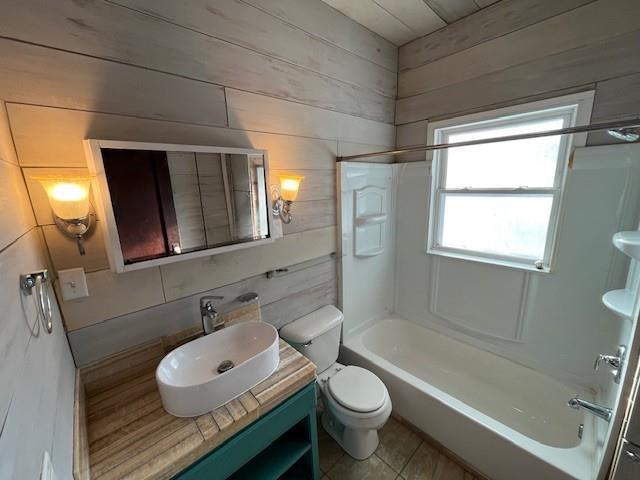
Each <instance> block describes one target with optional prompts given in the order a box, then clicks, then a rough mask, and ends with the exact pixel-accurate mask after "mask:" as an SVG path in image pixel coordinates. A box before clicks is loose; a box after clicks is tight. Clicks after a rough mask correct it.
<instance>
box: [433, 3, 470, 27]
mask: <svg viewBox="0 0 640 480" xmlns="http://www.w3.org/2000/svg"><path fill="white" fill-rule="evenodd" d="M424 1H425V3H426V4H427V5H429V6H430V7H431V8H432V9H433V11H434V12H436V13H437V14H438V16H439V17H440V18H442V19H443V20H444V21H445V22H447V23H453V22H455V21H457V20H460V19H461V18H462V17H466V16H467V15H471V14H472V13H474V12H477V11H478V10H479V9H480V7H479V6H478V5H477V4H476V2H474V0H424Z"/></svg>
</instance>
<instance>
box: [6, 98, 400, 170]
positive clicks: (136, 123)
mask: <svg viewBox="0 0 640 480" xmlns="http://www.w3.org/2000/svg"><path fill="white" fill-rule="evenodd" d="M274 106H276V107H277V104H276V105H274ZM7 108H8V110H9V115H10V119H11V126H12V130H13V137H14V139H15V143H16V149H17V150H18V155H19V157H20V163H21V165H22V166H23V167H56V168H59V167H74V168H86V159H85V156H84V151H83V149H82V140H83V139H85V138H99V139H104V140H131V141H142V142H162V143H182V144H193V145H217V146H224V147H240V148H242V147H245V148H257V149H266V150H268V152H269V164H270V166H271V167H272V168H280V169H288V168H306V169H332V168H335V161H336V159H335V156H336V154H337V150H338V146H337V142H336V141H325V140H315V139H311V138H300V137H294V136H291V135H287V134H282V135H271V134H264V133H260V132H252V131H242V130H236V129H228V128H216V127H205V126H200V125H187V124H182V123H174V122H163V121H156V120H147V119H140V118H131V117H125V116H119V115H106V114H99V113H92V112H82V111H77V110H64V109H58V108H47V107H38V106H31V105H18V104H9V105H7ZM303 112H304V109H302V111H301V112H300V113H301V114H304V113H303ZM387 129H388V130H389V132H393V130H394V129H393V127H391V126H387V125H385V127H384V130H385V131H386V130H387ZM387 136H389V135H387ZM32 138H37V139H38V141H37V142H33V141H31V139H32Z"/></svg>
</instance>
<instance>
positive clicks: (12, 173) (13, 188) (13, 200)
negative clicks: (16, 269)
mask: <svg viewBox="0 0 640 480" xmlns="http://www.w3.org/2000/svg"><path fill="white" fill-rule="evenodd" d="M0 225H2V227H1V228H0V250H2V248H4V247H6V246H7V245H8V244H9V243H11V242H13V241H14V240H16V239H17V238H18V237H19V236H20V235H22V234H24V233H25V232H26V231H28V230H29V229H30V228H32V227H33V226H35V219H34V216H33V211H32V210H31V206H30V205H29V197H28V196H27V190H26V188H25V185H24V180H23V178H22V172H21V171H20V167H18V166H17V165H14V164H13V163H7V162H5V161H4V160H2V159H0Z"/></svg>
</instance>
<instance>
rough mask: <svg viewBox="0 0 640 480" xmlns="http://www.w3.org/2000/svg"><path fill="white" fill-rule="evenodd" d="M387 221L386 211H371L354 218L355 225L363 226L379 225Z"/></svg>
mask: <svg viewBox="0 0 640 480" xmlns="http://www.w3.org/2000/svg"><path fill="white" fill-rule="evenodd" d="M386 221H387V214H386V213H372V214H369V215H361V216H359V217H357V218H356V225H357V226H359V227H364V226H366V225H380V224H381V223H385V222H386Z"/></svg>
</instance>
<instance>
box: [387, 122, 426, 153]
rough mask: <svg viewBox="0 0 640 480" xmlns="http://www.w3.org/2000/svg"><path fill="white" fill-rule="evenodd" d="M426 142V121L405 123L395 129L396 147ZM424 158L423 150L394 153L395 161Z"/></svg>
mask: <svg viewBox="0 0 640 480" xmlns="http://www.w3.org/2000/svg"><path fill="white" fill-rule="evenodd" d="M426 143H428V142H427V122H426V121H424V120H423V121H420V122H415V123H405V124H404V125H400V126H399V127H398V128H397V129H396V147H398V148H402V147H412V146H415V145H425V144H426ZM425 158H426V154H425V152H414V153H403V154H401V155H396V157H395V161H396V162H417V161H421V160H424V159H425Z"/></svg>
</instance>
